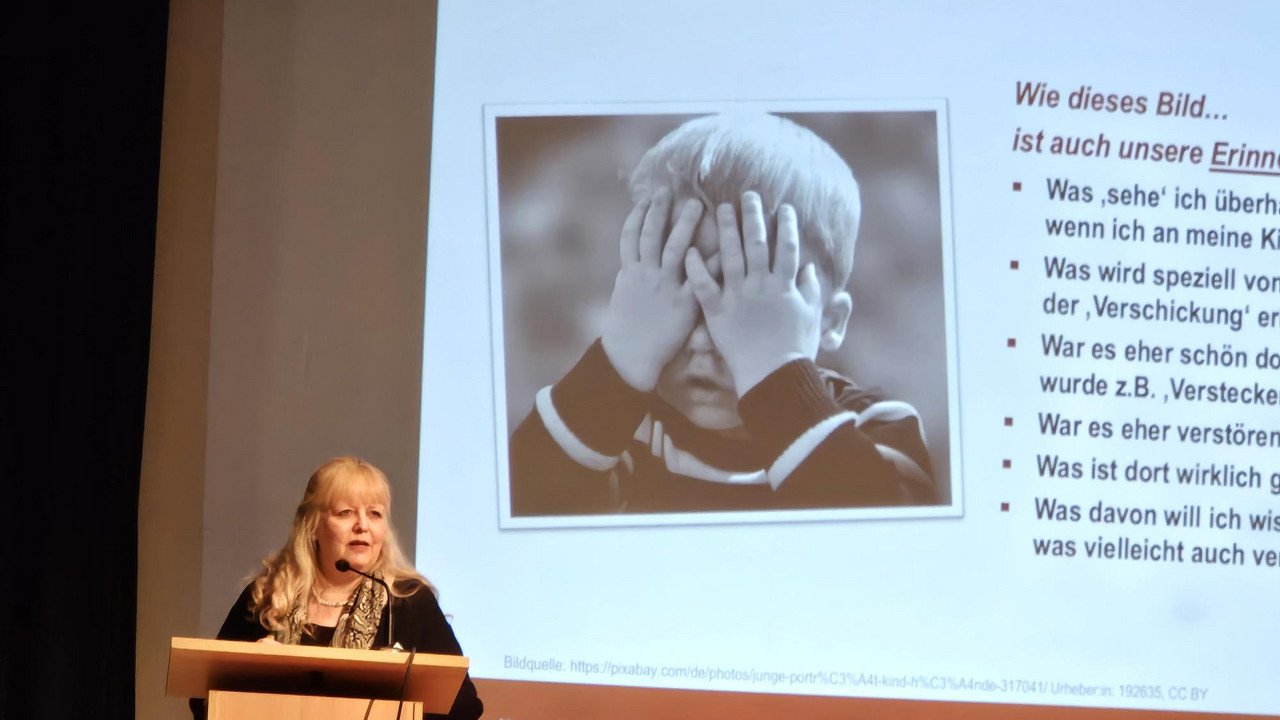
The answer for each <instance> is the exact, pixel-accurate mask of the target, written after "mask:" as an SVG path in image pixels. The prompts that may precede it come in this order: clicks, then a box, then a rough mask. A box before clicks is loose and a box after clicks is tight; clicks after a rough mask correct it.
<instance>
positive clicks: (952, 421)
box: [418, 2, 1280, 717]
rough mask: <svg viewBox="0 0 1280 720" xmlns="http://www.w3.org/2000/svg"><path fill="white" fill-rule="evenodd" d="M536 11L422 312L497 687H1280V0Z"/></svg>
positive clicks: (480, 80) (425, 547)
mask: <svg viewBox="0 0 1280 720" xmlns="http://www.w3.org/2000/svg"><path fill="white" fill-rule="evenodd" d="M498 10H499V7H498V6H497V5H490V6H488V7H485V6H484V4H480V5H479V6H475V5H471V4H463V3H443V4H442V8H441V16H440V25H439V62H438V67H437V78H436V92H437V97H436V108H435V123H434V128H433V133H434V141H433V156H432V164H433V166H432V191H431V218H430V227H429V237H428V268H427V293H426V295H427V301H426V313H425V350H424V378H423V415H422V448H421V457H422V468H421V480H420V482H421V494H420V507H419V520H420V527H419V529H418V530H419V534H418V540H419V544H418V559H419V562H420V563H422V564H423V567H424V568H428V569H429V570H430V574H431V576H432V580H433V581H435V582H437V584H438V585H439V586H440V587H441V588H442V591H443V595H442V603H443V604H444V606H445V608H446V610H447V611H448V612H450V613H453V616H454V620H453V622H454V626H455V628H456V629H457V630H458V633H459V636H460V639H461V640H462V643H463V646H464V647H465V648H466V649H467V651H468V653H469V655H471V657H472V661H473V674H474V675H475V676H476V677H478V678H488V679H493V680H499V681H524V682H531V683H535V684H537V683H549V684H555V686H556V687H568V686H586V685H592V686H612V687H618V686H626V687H628V688H655V689H661V690H664V691H665V690H696V691H719V692H726V693H768V694H779V695H787V696H826V697H837V698H843V699H846V700H847V702H848V703H849V705H848V708H849V709H850V712H854V711H856V709H857V708H858V707H859V705H858V703H859V702H860V700H865V699H868V698H881V699H892V700H901V701H904V702H905V701H940V702H964V703H974V702H977V703H990V704H993V705H1016V704H1026V705H1034V706H1070V707H1073V708H1079V709H1080V710H1079V712H1080V713H1081V716H1082V717H1093V716H1095V715H1096V714H1097V713H1104V712H1105V711H1107V709H1146V710H1168V711H1190V712H1199V713H1239V714H1262V715H1274V714H1280V690H1278V689H1277V686H1276V683H1275V682H1274V669H1273V665H1274V663H1273V658H1272V655H1273V654H1274V653H1273V652H1272V649H1273V648H1274V647H1276V645H1277V643H1280V616H1277V614H1276V613H1275V611H1274V607H1273V606H1274V595H1275V591H1276V588H1278V587H1280V413H1278V410H1280V135H1278V134H1277V132H1276V130H1275V127H1276V121H1277V120H1278V119H1280V96H1276V95H1275V93H1273V92H1270V91H1268V90H1264V89H1262V88H1261V87H1260V86H1259V85H1258V81H1257V80H1255V79H1249V78H1250V77H1252V76H1253V75H1256V74H1257V73H1259V72H1262V71H1261V70H1260V68H1266V67H1270V66H1271V64H1273V61H1274V60H1276V59H1277V53H1276V52H1275V51H1274V49H1273V48H1274V43H1273V42H1272V41H1271V40H1270V38H1269V37H1268V33H1269V32H1270V29H1272V28H1274V27H1277V26H1278V23H1280V9H1277V8H1274V7H1272V6H1270V5H1265V4H1247V3H1226V4H1222V3H1218V4H1212V5H1211V4H1208V3H1193V2H1179V3H1159V4H1155V3H1141V2H1124V3H1111V4H1108V6H1107V11H1106V13H1105V14H1103V15H1104V16H1099V14H1098V13H1097V12H1088V11H1085V10H1083V9H1081V8H1080V7H1079V5H1078V4H1072V3H1025V4H1015V5H1010V4H1008V3H968V4H965V5H964V6H963V7H956V6H952V5H951V4H946V3H931V2H907V3H894V2H859V3H846V2H808V3H800V4H799V5H797V6H795V7H788V8H787V9H786V10H785V11H784V10H782V9H781V8H778V7H776V6H774V5H767V6H765V5H761V6H759V7H753V6H751V4H750V3H747V4H745V6H744V4H743V3H740V2H739V3H728V2H725V3H717V2H712V3H695V4H686V3H680V4H670V5H659V6H646V7H644V8H628V9H622V8H619V7H598V6H597V5H595V4H591V3H586V2H583V3H562V4H558V5H557V6H556V8H555V9H554V10H551V11H548V10H546V9H539V10H536V11H535V10H532V9H525V8H523V6H521V7H519V8H517V7H516V6H514V5H513V6H502V7H501V10H502V11H501V12H499V11H498ZM744 118H747V119H745V120H744ZM760 123H763V125H760ZM766 126H767V127H772V128H774V129H775V130H776V129H777V128H785V129H786V131H787V132H791V133H794V137H800V138H803V140H801V141H797V142H801V143H802V144H804V143H808V145H806V147H808V148H809V149H808V150H806V151H803V152H801V151H796V150H795V149H794V147H793V146H790V145H788V144H787V142H789V141H784V140H782V139H779V138H780V137H781V136H774V140H771V141H767V142H762V143H759V144H758V145H752V144H751V142H750V141H748V140H742V139H741V138H738V135H735V133H738V132H739V131H741V135H742V136H743V137H748V138H749V137H755V135H753V133H756V132H757V131H758V128H759V127H766ZM744 127H745V128H747V129H746V130H742V128H744ZM708 128H712V129H714V131H713V132H710V133H709V134H705V137H711V138H713V139H712V140H709V141H707V140H705V138H704V140H699V141H693V140H691V138H695V137H697V136H698V134H699V133H703V131H704V130H706V129H708ZM721 131H723V132H721ZM760 132H766V131H760ZM766 134H767V133H766ZM734 138H738V139H734ZM700 143H701V144H700ZM707 147H710V148H711V151H710V152H705V153H702V154H699V153H700V152H702V151H703V150H706V148H707ZM687 148H695V149H696V150H697V152H695V151H693V150H690V152H689V153H685V152H684V149H687ZM744 148H745V150H744ZM779 148H782V149H779ZM788 148H790V149H788ZM747 156H750V157H755V158H757V159H760V160H759V162H756V163H755V164H754V165H751V164H750V163H748V164H747V165H745V166H743V167H748V166H749V167H753V168H756V170H758V169H759V167H767V168H772V170H769V171H765V172H756V174H752V172H751V171H748V170H741V168H740V167H739V166H738V165H735V164H734V163H735V162H737V160H735V158H737V159H740V158H742V157H747ZM689 157H696V158H698V159H696V160H694V161H692V162H691V164H687V163H686V160H688V158H689ZM761 158H763V159H761ZM771 158H772V159H771ZM775 160H776V164H771V163H774V161H775ZM724 168H729V169H728V170H725V169H724ZM831 168H836V169H837V170H838V172H836V171H831ZM740 170H741V171H740ZM841 173H847V175H845V174H841ZM836 176H839V177H840V178H845V179H842V180H840V181H838V182H837V181H834V180H831V181H828V180H825V179H823V178H832V177H836ZM846 180H847V183H853V184H856V188H857V191H856V193H855V194H852V195H851V194H850V193H848V192H844V191H839V190H835V191H831V192H828V191H827V190H822V191H821V192H816V193H811V192H809V190H808V189H807V188H808V187H810V186H812V187H820V188H841V187H844V188H847V187H851V186H850V185H848V184H847V183H846ZM735 182H736V183H737V185H735V184H734V183H735ZM725 188H731V189H728V190H726V189H725ZM824 193H826V194H824ZM855 195H856V198H857V201H856V209H855V210H853V211H852V212H850V211H849V210H850V208H853V207H854V206H853V205H849V204H847V203H846V204H841V203H840V202H830V201H829V200H830V198H833V197H844V198H849V197H852V196H855ZM815 197H821V198H825V200H823V201H821V202H819V201H816V200H815ZM831 207H834V208H837V209H840V211H839V212H836V213H835V214H834V215H825V214H824V213H825V210H824V209H823V208H831ZM836 217H843V218H845V220H833V219H831V218H836ZM849 218H855V219H854V220H853V221H851V222H850V221H849ZM840 222H846V224H850V225H851V226H852V227H854V229H855V231H854V232H853V233H846V232H842V231H841V230H840V229H839V227H840V225H839V223H840ZM832 228H835V229H834V230H833V229H832ZM725 238H727V239H728V241H726V240H725ZM667 249H670V250H671V251H670V252H669V253H666V254H664V251H666V250H667ZM846 251H851V256H850V257H846V256H845V255H842V253H844V252H846ZM726 260H727V263H726ZM846 264H847V268H848V270H847V274H844V273H845V271H843V270H841V268H842V267H845V266H846ZM694 286H696V287H694ZM747 288H752V289H750V290H748V289H747ZM770 293H772V294H770ZM846 299H847V305H846V304H845V302H846ZM741 308H749V310H750V312H746V311H743V310H741ZM656 309H661V310H662V312H658V311H657V310H656ZM534 687H541V686H539V685H534ZM548 687H549V686H548ZM513 692H514V690H513ZM592 697H597V698H598V697H600V696H599V695H598V694H597V693H596V692H595V691H593V694H592ZM846 700H840V702H845V701H846ZM602 702H604V701H602ZM604 704H605V705H607V702H604ZM512 716H513V717H516V716H517V715H512Z"/></svg>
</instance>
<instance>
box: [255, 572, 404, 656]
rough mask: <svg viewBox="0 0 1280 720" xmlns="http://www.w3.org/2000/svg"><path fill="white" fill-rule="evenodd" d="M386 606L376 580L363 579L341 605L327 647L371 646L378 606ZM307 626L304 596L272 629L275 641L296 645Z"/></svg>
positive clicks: (375, 633)
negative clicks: (348, 600)
mask: <svg viewBox="0 0 1280 720" xmlns="http://www.w3.org/2000/svg"><path fill="white" fill-rule="evenodd" d="M386 606H387V591H386V590H385V589H384V588H383V587H382V585H381V584H380V583H375V582H374V581H372V580H368V579H366V580H365V581H364V582H362V583H361V584H360V586H359V588H357V589H356V593H355V595H354V596H353V601H352V602H350V603H348V604H347V606H346V607H344V608H342V614H341V615H339V616H338V625H337V627H336V628H335V629H334V631H333V642H332V643H330V646H331V647H341V648H365V649H368V648H371V647H373V639H374V636H375V635H377V634H378V623H379V622H381V621H382V609H383V608H385V607H386ZM306 626H307V599H306V598H305V597H303V598H300V599H299V600H298V604H297V605H295V606H294V607H293V610H292V611H291V612H290V613H289V617H288V619H287V621H286V623H285V626H284V627H283V628H281V629H280V630H277V631H276V632H275V638H276V641H278V642H281V643H284V644H285V645H297V644H298V643H299V641H300V640H301V639H302V633H304V632H306Z"/></svg>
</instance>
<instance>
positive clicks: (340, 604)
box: [311, 586, 359, 608]
mask: <svg viewBox="0 0 1280 720" xmlns="http://www.w3.org/2000/svg"><path fill="white" fill-rule="evenodd" d="M357 587H359V586H357ZM311 596H312V597H314V598H315V599H316V602H318V603H320V604H321V605H323V606H325V607H331V608H340V607H346V606H347V604H348V603H350V602H351V598H352V597H355V592H354V591H353V592H352V594H351V597H348V598H347V599H346V600H338V601H337V602H332V601H329V600H325V599H324V598H322V597H320V593H318V592H316V589H315V588H311Z"/></svg>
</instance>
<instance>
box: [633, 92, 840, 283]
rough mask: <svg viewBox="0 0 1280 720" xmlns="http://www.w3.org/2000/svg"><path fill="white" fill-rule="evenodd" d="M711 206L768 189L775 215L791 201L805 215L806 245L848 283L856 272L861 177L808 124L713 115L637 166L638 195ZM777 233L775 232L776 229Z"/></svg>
mask: <svg viewBox="0 0 1280 720" xmlns="http://www.w3.org/2000/svg"><path fill="white" fill-rule="evenodd" d="M663 187H665V188H669V189H670V190H671V192H672V193H673V195H674V196H675V197H693V198H698V199H699V200H702V201H703V202H704V203H705V204H706V205H707V206H708V207H712V208H714V207H716V206H717V205H719V204H721V203H732V204H734V205H735V206H736V205H738V203H739V201H740V199H741V196H742V193H744V192H746V191H748V190H754V191H756V192H757V193H759V194H760V199H761V201H762V203H763V205H764V209H765V212H766V213H767V214H768V217H769V218H771V219H772V218H774V217H776V214H777V211H778V208H779V207H780V206H781V205H783V204H784V203H785V204H789V205H791V206H792V207H794V208H795V210H796V215H797V216H798V219H799V222H800V250H801V253H802V254H803V255H805V256H806V257H807V261H808V262H813V263H814V264H815V265H816V266H817V270H818V272H819V275H820V277H823V278H825V279H826V280H827V281H828V282H830V283H831V286H830V287H829V288H828V291H832V290H840V289H842V288H844V286H845V284H846V283H848V281H849V275H850V273H852V271H853V248H854V243H855V241H856V239H857V234H858V221H859V219H860V218H861V215H862V202H861V200H860V197H859V192H858V182H857V180H855V179H854V177H853V171H852V170H850V169H849V166H848V165H847V164H846V163H845V161H844V159H843V158H841V157H840V155H838V154H837V153H836V151H835V150H833V149H832V148H831V146H830V145H828V144H827V143H826V141H824V140H822V139H821V138H819V137H818V136H817V135H815V134H814V133H813V131H811V130H809V129H808V128H804V127H801V126H799V125H797V124H795V123H794V122H791V121H790V120H786V119H784V118H780V117H777V116H775V115H768V114H765V113H745V112H743V113H730V114H723V115H709V116H706V117H701V118H697V119H694V120H690V121H689V122H686V123H684V124H683V125H681V126H680V127H678V128H676V129H675V130H672V131H671V132H670V133H668V134H667V135H666V137H664V138H662V139H661V140H659V141H658V143H657V144H656V145H654V146H653V147H652V148H650V149H649V150H648V152H646V153H645V154H644V157H642V158H641V159H640V162H639V164H637V165H636V168H635V170H634V171H633V172H632V173H631V179H630V188H631V194H632V197H633V200H636V201H638V200H640V199H641V198H642V197H647V196H649V195H651V194H652V193H653V192H655V191H656V190H658V189H659V188H663ZM770 235H771V237H772V232H771V233H770Z"/></svg>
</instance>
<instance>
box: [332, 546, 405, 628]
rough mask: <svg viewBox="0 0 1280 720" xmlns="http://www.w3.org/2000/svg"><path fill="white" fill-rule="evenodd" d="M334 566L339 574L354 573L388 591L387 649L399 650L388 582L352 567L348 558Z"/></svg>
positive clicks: (342, 559) (339, 559) (340, 559)
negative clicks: (396, 642)
mask: <svg viewBox="0 0 1280 720" xmlns="http://www.w3.org/2000/svg"><path fill="white" fill-rule="evenodd" d="M333 566H334V567H335V568H337V570H338V572H353V573H355V574H357V575H359V576H361V577H367V578H369V579H370V580H372V581H374V582H376V583H378V584H379V585H381V586H382V587H383V588H384V589H385V590H386V591H387V647H388V648H389V649H391V650H396V649H397V648H396V644H395V628H396V625H395V622H396V618H395V615H393V614H392V612H391V600H392V595H391V586H390V585H388V584H387V582H386V581H385V580H383V579H382V578H380V577H374V576H373V575H370V574H369V573H367V572H362V571H360V570H357V569H355V568H353V567H351V563H349V562H347V560H346V558H338V560H337V561H336V562H335V563H333Z"/></svg>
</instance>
